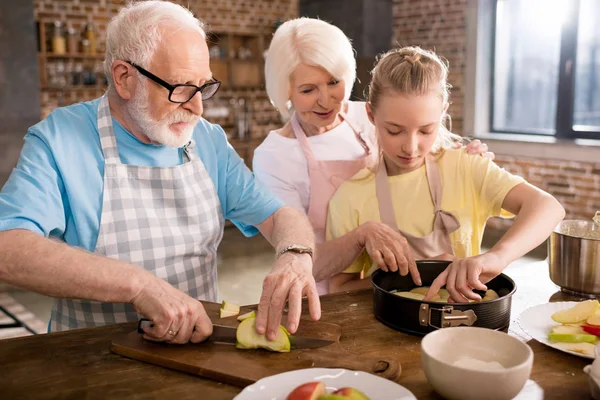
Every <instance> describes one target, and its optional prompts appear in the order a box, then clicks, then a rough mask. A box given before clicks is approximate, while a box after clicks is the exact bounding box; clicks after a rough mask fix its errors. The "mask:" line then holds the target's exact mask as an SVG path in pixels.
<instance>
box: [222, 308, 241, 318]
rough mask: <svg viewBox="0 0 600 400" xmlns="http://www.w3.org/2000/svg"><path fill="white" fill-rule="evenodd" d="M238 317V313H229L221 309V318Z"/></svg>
mask: <svg viewBox="0 0 600 400" xmlns="http://www.w3.org/2000/svg"><path fill="white" fill-rule="evenodd" d="M236 315H238V313H236V312H235V311H227V310H223V309H222V308H221V309H219V317H221V318H228V317H234V316H236Z"/></svg>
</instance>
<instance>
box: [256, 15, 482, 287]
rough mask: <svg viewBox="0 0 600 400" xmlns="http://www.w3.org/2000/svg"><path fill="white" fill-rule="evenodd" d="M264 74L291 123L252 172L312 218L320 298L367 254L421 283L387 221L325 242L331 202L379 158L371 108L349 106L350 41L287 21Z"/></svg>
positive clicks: (305, 21) (262, 151)
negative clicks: (336, 276) (339, 275)
mask: <svg viewBox="0 0 600 400" xmlns="http://www.w3.org/2000/svg"><path fill="white" fill-rule="evenodd" d="M265 75H266V86H267V94H268V95H269V98H270V99H271V102H272V103H273V104H274V105H275V107H276V108H277V109H278V110H279V112H280V113H281V115H282V116H283V117H284V118H290V120H289V121H288V122H287V123H286V124H285V125H284V126H283V128H281V129H279V130H276V131H272V132H270V133H269V135H268V136H267V137H266V139H265V140H264V142H263V143H262V144H261V145H260V146H259V147H258V148H257V149H256V151H255V153H254V160H253V170H254V173H255V174H256V176H257V177H258V178H259V180H261V181H262V182H263V183H265V184H266V185H267V186H268V187H269V188H270V189H271V190H272V191H273V192H274V193H275V194H276V195H277V196H278V197H279V198H280V199H281V200H282V201H283V202H284V203H285V204H286V205H288V206H292V207H294V208H296V209H298V210H301V211H304V212H305V213H306V214H307V215H308V218H309V220H310V222H311V223H312V226H313V228H314V230H315V234H316V238H317V241H318V242H320V243H321V244H320V245H319V246H318V251H317V257H316V260H315V268H314V273H315V278H316V279H317V281H321V282H318V283H317V287H318V290H319V293H320V294H325V293H327V291H328V285H327V282H325V281H324V279H326V278H328V277H330V276H332V275H334V274H336V273H338V272H341V271H342V270H344V269H345V268H346V267H348V266H349V265H350V264H351V263H352V262H353V261H354V259H355V258H356V257H358V255H359V254H360V253H361V252H362V251H363V250H364V249H366V250H367V252H368V253H369V255H370V256H371V258H372V259H373V260H374V261H375V263H376V264H377V265H378V266H379V267H380V268H382V269H384V270H392V271H397V270H400V273H401V274H403V275H406V274H407V273H408V272H409V271H410V272H411V275H412V276H413V279H415V282H416V283H419V282H418V280H419V276H418V271H417V269H416V265H415V263H414V260H413V259H412V256H411V253H410V251H409V248H408V245H407V242H406V240H405V238H404V237H403V236H402V235H400V234H399V233H398V232H396V231H394V230H392V229H390V228H389V227H388V226H386V225H385V224H382V223H378V222H368V223H365V224H362V225H360V226H359V227H358V228H356V229H354V230H353V231H351V232H349V233H347V234H346V235H344V236H343V237H340V238H337V239H335V240H333V241H330V242H326V243H325V223H326V219H327V206H328V204H329V200H330V199H331V197H332V196H333V194H334V193H335V191H336V189H337V188H338V187H339V186H340V185H341V184H342V183H343V182H344V181H346V180H348V179H349V178H351V177H352V176H353V175H354V174H356V173H357V172H358V171H360V170H361V169H362V168H364V167H366V166H368V165H370V164H371V163H372V162H373V161H374V160H375V159H376V158H377V156H378V154H379V150H378V148H377V144H376V142H375V140H374V137H375V135H374V127H373V125H372V124H371V122H370V121H369V118H368V116H367V113H366V111H365V103H364V102H354V101H349V97H350V92H351V90H352V86H353V84H354V80H355V79H356V61H355V59H354V51H353V49H352V45H351V44H350V41H349V40H348V38H347V37H346V36H345V35H344V33H343V32H342V31H341V30H340V29H339V28H337V27H335V26H333V25H331V24H328V23H327V22H324V21H320V20H317V19H311V18H298V19H294V20H290V21H287V22H286V23H284V24H283V25H281V26H280V27H279V29H278V30H277V32H275V35H274V36H273V40H272V42H271V46H270V48H269V51H268V53H267V58H266V64H265ZM467 150H468V151H469V152H473V153H482V154H484V153H486V151H487V146H485V145H480V143H479V142H478V141H474V142H473V143H472V144H471V145H470V147H468V148H467ZM487 155H488V156H490V157H493V154H491V153H487Z"/></svg>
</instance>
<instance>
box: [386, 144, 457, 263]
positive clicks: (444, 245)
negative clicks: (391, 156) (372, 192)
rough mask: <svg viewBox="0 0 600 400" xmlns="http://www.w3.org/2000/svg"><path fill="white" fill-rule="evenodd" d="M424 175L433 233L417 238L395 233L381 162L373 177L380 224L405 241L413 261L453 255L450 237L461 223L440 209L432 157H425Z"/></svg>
mask: <svg viewBox="0 0 600 400" xmlns="http://www.w3.org/2000/svg"><path fill="white" fill-rule="evenodd" d="M425 172H426V174H427V182H428V184H429V191H430V193H431V200H432V201H433V207H434V209H435V216H434V219H433V230H432V232H431V233H429V234H428V235H425V236H423V237H416V236H413V235H411V234H410V233H408V232H404V231H402V230H401V229H398V226H397V224H396V214H395V212H394V204H393V202H392V194H391V191H390V184H389V182H388V175H387V170H386V167H385V163H384V162H383V161H382V162H381V164H380V166H379V169H378V171H377V176H376V177H375V187H376V192H377V201H378V202H379V214H380V215H381V222H383V223H384V224H386V225H387V226H389V227H390V228H392V229H395V230H397V231H398V232H400V233H401V234H402V235H403V236H404V237H405V238H406V240H407V241H408V245H409V246H410V249H411V251H412V254H413V257H414V258H415V260H421V259H425V258H431V257H435V256H438V255H440V254H442V253H448V254H454V250H453V249H452V243H451V241H450V233H452V232H454V231H456V230H457V229H458V228H459V227H460V222H458V219H457V218H456V217H455V216H454V215H453V214H451V213H449V212H447V211H444V210H442V209H441V206H442V189H443V186H442V178H441V177H440V172H439V170H438V167H437V163H436V161H435V160H434V159H433V156H432V155H428V156H427V157H425ZM406 195H407V196H410V195H411V194H410V193H407V194H406Z"/></svg>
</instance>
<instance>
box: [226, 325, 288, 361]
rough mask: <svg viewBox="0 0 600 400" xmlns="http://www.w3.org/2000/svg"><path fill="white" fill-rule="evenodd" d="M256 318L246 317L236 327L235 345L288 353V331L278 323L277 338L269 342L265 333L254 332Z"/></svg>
mask: <svg viewBox="0 0 600 400" xmlns="http://www.w3.org/2000/svg"><path fill="white" fill-rule="evenodd" d="M255 323H256V318H246V319H245V320H243V321H242V322H241V323H240V324H239V325H238V327H237V331H236V335H235V336H236V339H237V343H236V345H235V347H237V348H238V349H248V350H249V349H266V350H271V351H276V352H279V353H288V352H289V351H290V348H291V343H290V337H289V333H288V331H287V330H286V329H285V328H284V327H283V326H281V325H279V334H278V335H277V339H275V340H274V341H272V342H270V341H269V340H268V339H267V337H266V336H265V335H259V334H258V333H256V328H255Z"/></svg>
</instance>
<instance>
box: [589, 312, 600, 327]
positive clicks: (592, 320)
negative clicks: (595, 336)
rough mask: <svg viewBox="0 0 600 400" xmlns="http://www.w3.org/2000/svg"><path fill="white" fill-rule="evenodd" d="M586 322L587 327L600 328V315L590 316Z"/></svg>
mask: <svg viewBox="0 0 600 400" xmlns="http://www.w3.org/2000/svg"><path fill="white" fill-rule="evenodd" d="M586 322H587V324H588V325H594V326H600V315H598V314H596V315H592V316H591V317H589V318H588V319H587V321H586Z"/></svg>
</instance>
